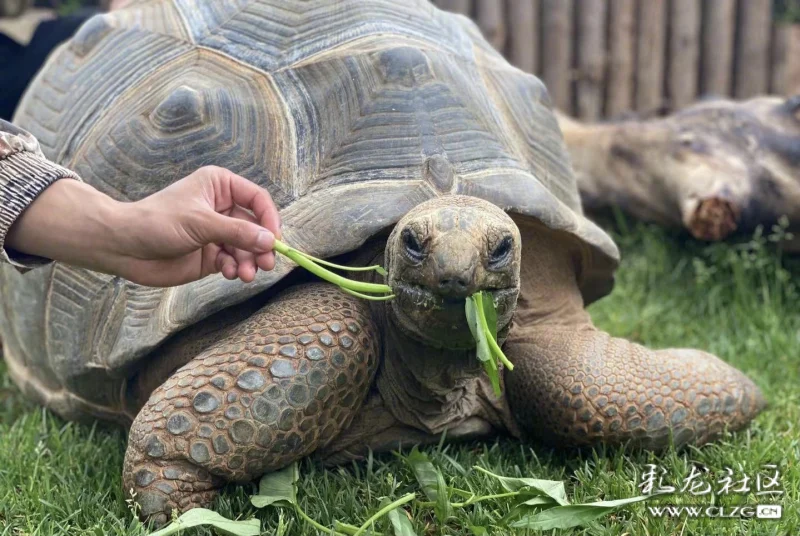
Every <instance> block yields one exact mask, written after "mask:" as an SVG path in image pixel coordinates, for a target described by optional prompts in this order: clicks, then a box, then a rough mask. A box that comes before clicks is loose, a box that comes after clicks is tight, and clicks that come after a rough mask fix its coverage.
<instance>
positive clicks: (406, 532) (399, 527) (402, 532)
mask: <svg viewBox="0 0 800 536" xmlns="http://www.w3.org/2000/svg"><path fill="white" fill-rule="evenodd" d="M387 516H388V517H389V522H390V523H391V524H392V529H393V530H394V536H417V533H416V532H414V526H413V525H412V524H411V520H409V519H408V517H407V516H406V511H405V510H403V509H402V508H395V509H394V510H390V511H389V513H388V514H387Z"/></svg>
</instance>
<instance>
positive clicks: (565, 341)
mask: <svg viewBox="0 0 800 536" xmlns="http://www.w3.org/2000/svg"><path fill="white" fill-rule="evenodd" d="M504 350H505V352H506V354H507V355H508V357H509V359H510V360H511V361H512V362H513V363H514V370H513V372H508V373H506V375H505V381H506V386H507V387H506V389H507V396H508V400H509V405H510V406H511V411H512V413H513V415H514V417H515V419H516V420H517V422H518V424H519V426H520V428H521V429H523V430H524V431H525V432H527V434H528V435H530V436H533V437H536V438H538V439H541V440H543V441H545V442H548V443H552V444H557V445H561V446H584V445H595V444H599V443H608V444H621V443H624V442H627V441H630V442H631V443H632V444H634V445H639V446H642V447H645V448H649V449H656V450H658V449H663V448H665V447H667V446H668V445H669V444H670V440H671V438H672V440H673V441H674V444H675V445H676V447H680V446H683V445H686V444H689V443H691V444H695V445H700V444H703V443H705V442H707V441H710V440H712V439H714V438H715V437H717V436H719V434H720V433H721V432H722V431H723V430H724V429H726V428H727V429H729V430H737V429H739V428H742V427H744V426H745V425H746V424H747V423H748V422H749V421H750V420H751V419H753V418H754V417H755V416H756V415H757V414H758V413H759V411H760V410H761V409H762V408H763V407H764V400H763V398H762V396H761V393H760V391H759V389H758V387H756V386H755V384H753V382H752V381H750V379H748V378H747V377H746V376H745V375H744V374H742V373H741V372H739V371H738V370H736V369H734V368H733V367H731V366H730V365H728V364H726V363H724V362H723V361H721V360H720V359H718V358H717V357H715V356H713V355H711V354H709V353H706V352H702V351H700V350H688V349H670V350H655V351H654V350H650V349H648V348H645V347H643V346H641V345H638V344H634V343H631V342H629V341H626V340H624V339H617V338H613V337H611V336H610V335H608V334H607V333H603V332H602V331H599V330H597V329H595V328H594V327H592V326H591V325H586V326H582V327H577V326H576V327H571V326H563V325H561V326H559V325H547V324H540V325H534V326H529V327H526V328H521V329H517V330H512V333H511V334H510V337H509V339H508V340H507V342H506V344H505V347H504Z"/></svg>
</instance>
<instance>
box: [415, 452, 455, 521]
mask: <svg viewBox="0 0 800 536" xmlns="http://www.w3.org/2000/svg"><path fill="white" fill-rule="evenodd" d="M406 459H407V460H408V463H409V464H410V465H411V469H412V470H413V471H414V476H416V477H417V482H419V485H420V486H422V491H424V492H425V495H426V496H427V497H428V499H430V500H431V501H433V502H435V503H436V506H435V507H434V510H435V512H436V517H438V518H439V520H440V521H441V522H444V521H445V520H447V519H448V518H449V517H450V515H451V514H452V506H451V505H450V497H449V494H448V491H447V485H446V484H445V482H444V477H443V476H442V473H440V472H439V470H438V469H437V468H436V467H435V466H434V465H433V463H432V462H431V460H430V459H429V458H428V455H427V454H425V453H423V452H420V451H419V450H418V449H417V447H414V448H413V449H412V450H411V453H410V454H409V455H408V457H407V458H406Z"/></svg>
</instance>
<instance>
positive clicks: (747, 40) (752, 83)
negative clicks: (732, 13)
mask: <svg viewBox="0 0 800 536" xmlns="http://www.w3.org/2000/svg"><path fill="white" fill-rule="evenodd" d="M738 20H739V37H738V43H737V47H736V71H735V73H736V74H735V89H734V95H735V96H736V98H739V99H743V98H747V97H752V96H753V95H759V94H762V93H765V92H766V91H767V84H768V82H769V76H768V72H769V52H770V42H769V38H770V30H771V29H772V0H746V1H744V2H739V17H738ZM795 61H797V60H795Z"/></svg>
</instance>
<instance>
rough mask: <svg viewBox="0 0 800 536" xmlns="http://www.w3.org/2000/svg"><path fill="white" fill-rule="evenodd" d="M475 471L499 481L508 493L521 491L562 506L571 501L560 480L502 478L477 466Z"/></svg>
mask: <svg viewBox="0 0 800 536" xmlns="http://www.w3.org/2000/svg"><path fill="white" fill-rule="evenodd" d="M475 469H477V470H478V471H480V472H482V473H484V474H486V475H489V476H491V477H493V478H496V479H497V480H499V481H500V484H501V485H502V486H503V488H504V489H505V490H506V491H512V492H513V491H519V492H522V493H521V494H526V493H530V494H531V495H539V496H544V497H550V498H551V499H553V500H554V501H556V502H557V503H558V504H559V505H562V506H565V505H568V504H569V500H567V491H566V490H565V489H564V483H563V482H561V481H560V480H539V479H538V478H514V477H510V476H502V475H497V474H494V473H492V472H491V471H487V470H486V469H484V468H483V467H479V466H477V465H476V466H475Z"/></svg>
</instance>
